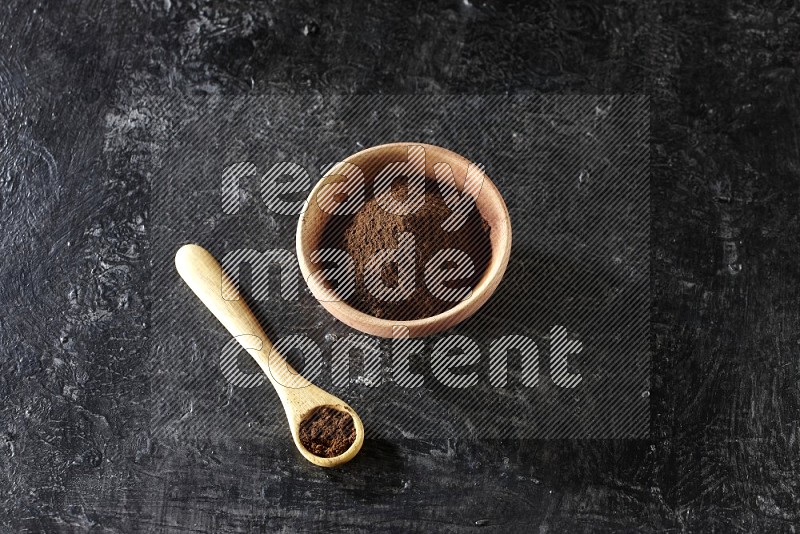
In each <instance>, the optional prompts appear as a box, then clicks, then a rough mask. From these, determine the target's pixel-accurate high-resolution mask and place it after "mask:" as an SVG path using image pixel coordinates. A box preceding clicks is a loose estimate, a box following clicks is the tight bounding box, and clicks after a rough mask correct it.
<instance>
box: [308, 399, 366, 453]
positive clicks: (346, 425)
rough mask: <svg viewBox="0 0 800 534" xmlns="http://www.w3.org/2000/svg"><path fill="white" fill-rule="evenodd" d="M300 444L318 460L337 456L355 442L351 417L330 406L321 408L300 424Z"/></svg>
mask: <svg viewBox="0 0 800 534" xmlns="http://www.w3.org/2000/svg"><path fill="white" fill-rule="evenodd" d="M299 436H300V443H301V444H302V445H303V447H305V448H306V450H308V451H309V452H311V453H312V454H314V455H315V456H319V457H320V458H332V457H334V456H339V455H340V454H342V453H343V452H345V451H346V450H347V449H349V448H350V445H352V444H353V442H354V441H355V440H356V427H355V425H354V424H353V417H352V416H351V415H350V414H349V413H346V412H343V411H341V410H337V409H336V408H332V407H330V406H321V407H319V408H317V409H315V410H314V411H312V412H311V414H309V415H308V416H306V418H305V419H303V421H301V423H300V430H299Z"/></svg>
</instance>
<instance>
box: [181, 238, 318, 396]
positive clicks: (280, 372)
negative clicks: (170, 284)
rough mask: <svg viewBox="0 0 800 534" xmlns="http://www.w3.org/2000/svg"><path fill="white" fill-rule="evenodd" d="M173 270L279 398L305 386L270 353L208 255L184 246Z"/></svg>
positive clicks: (257, 326) (253, 319)
mask: <svg viewBox="0 0 800 534" xmlns="http://www.w3.org/2000/svg"><path fill="white" fill-rule="evenodd" d="M175 267H176V268H177V269H178V274H180V275H181V278H183V280H184V281H185V282H186V284H187V285H188V286H189V288H191V290H192V291H194V293H195V295H197V296H198V298H199V299H200V300H201V301H202V302H203V304H205V305H206V308H208V309H209V310H210V311H211V313H213V314H214V316H215V317H216V318H217V319H219V322H221V323H222V325H223V326H224V327H225V328H226V329H227V330H228V332H230V333H231V335H232V336H233V337H235V338H236V340H237V341H238V342H239V344H240V345H241V346H242V347H243V348H244V349H245V350H246V351H247V352H248V353H250V355H251V356H252V357H253V358H254V359H255V360H256V362H257V363H258V365H259V366H260V367H261V369H262V370H263V371H264V374H265V375H267V378H268V379H269V381H270V382H271V383H272V385H273V386H274V387H275V389H276V390H277V391H278V393H279V394H281V396H283V393H285V389H286V388H291V389H294V388H301V387H305V386H307V385H308V384H309V382H308V381H306V380H305V379H304V378H303V377H302V375H300V374H298V373H297V371H295V370H294V369H292V367H291V366H290V365H289V364H288V363H287V362H286V360H285V359H284V358H283V356H281V355H280V354H278V352H277V351H275V350H273V347H272V343H271V342H270V340H269V338H268V337H267V335H266V334H265V333H264V330H263V329H262V328H261V325H260V324H259V323H258V319H256V317H255V315H253V312H252V311H250V308H249V307H248V306H247V304H246V303H245V301H244V299H243V298H242V296H241V295H240V294H239V292H238V291H237V290H236V287H235V285H234V284H233V282H232V281H231V279H230V278H229V277H228V275H227V274H225V272H224V271H223V270H222V266H221V265H220V264H219V262H217V260H216V259H214V256H212V255H211V253H210V252H208V251H207V250H206V249H204V248H203V247H200V246H198V245H184V246H182V247H181V248H180V249H178V252H177V253H176V254H175Z"/></svg>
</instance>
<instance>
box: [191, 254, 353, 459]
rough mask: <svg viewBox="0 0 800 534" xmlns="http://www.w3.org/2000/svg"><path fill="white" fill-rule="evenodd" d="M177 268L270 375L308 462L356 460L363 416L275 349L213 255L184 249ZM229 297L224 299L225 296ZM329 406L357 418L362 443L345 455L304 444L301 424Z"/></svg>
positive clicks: (296, 443) (268, 376) (298, 445)
mask: <svg viewBox="0 0 800 534" xmlns="http://www.w3.org/2000/svg"><path fill="white" fill-rule="evenodd" d="M175 267H177V269H178V273H179V274H180V275H181V278H183V279H184V281H185V282H186V283H187V284H188V286H189V287H190V288H191V289H192V291H194V293H195V295H197V296H198V297H199V298H200V300H201V301H203V304H205V305H206V307H207V308H208V309H209V310H211V313H213V314H214V316H215V317H216V318H217V319H219V321H220V322H221V323H222V325H223V326H224V327H225V328H227V329H228V332H230V333H231V335H233V337H235V338H236V340H237V341H239V343H240V344H241V345H242V347H243V348H244V349H245V350H246V351H247V352H249V353H250V355H251V356H252V357H253V358H254V359H255V360H256V362H257V363H258V365H259V366H260V367H261V369H262V370H263V371H264V374H265V375H267V378H268V379H269V381H270V383H271V384H272V386H273V387H274V388H275V391H276V392H277V393H278V397H280V399H281V403H282V404H283V409H284V410H285V411H286V417H287V418H288V419H289V429H290V430H291V432H292V438H293V439H294V444H295V445H296V446H297V448H298V450H299V451H300V453H301V454H302V455H303V456H305V458H306V459H307V460H308V461H310V462H312V463H314V464H316V465H319V466H321V467H334V466H337V465H341V464H343V463H345V462H348V461H350V460H351V459H352V458H353V457H354V456H355V455H356V454H357V453H358V451H359V450H361V445H363V443H364V425H363V424H362V423H361V419H360V418H359V417H358V414H356V412H355V411H354V410H353V409H352V408H351V407H350V406H348V405H347V403H345V402H344V401H342V400H341V399H339V398H337V397H335V396H334V395H331V394H330V393H328V392H327V391H324V390H322V389H320V388H318V387H317V386H315V385H314V384H312V383H311V382H309V381H308V380H306V379H305V378H303V376H301V375H300V374H299V373H298V372H297V371H295V370H294V369H292V367H291V366H290V365H289V364H288V363H287V362H286V360H285V359H284V358H283V356H281V355H280V354H278V353H277V351H275V350H273V349H272V343H271V342H270V340H269V339H268V338H267V336H266V334H265V333H264V331H263V330H262V329H261V325H260V324H259V323H258V320H257V319H256V318H255V316H254V315H253V312H252V311H250V308H249V307H248V306H247V304H246V303H245V302H244V300H243V299H242V298H241V296H240V295H239V293H238V292H237V291H236V289H235V288H234V285H233V283H232V282H231V280H230V278H229V277H228V276H227V275H226V274H225V273H224V272H223V270H222V267H221V266H220V264H219V263H218V262H217V260H215V259H214V257H213V256H212V255H211V253H210V252H208V251H207V250H206V249H204V248H202V247H200V246H197V245H184V246H182V247H181V248H180V249H178V252H177V253H176V254H175ZM223 295H224V296H223ZM322 406H329V407H332V408H335V409H337V410H340V411H342V412H345V413H348V414H349V415H350V416H351V417H352V418H353V424H354V426H355V430H356V439H355V441H354V442H353V444H352V445H350V448H349V449H347V450H346V451H345V452H343V453H342V454H340V455H339V456H333V457H331V458H323V457H320V456H317V455H315V454H313V453H311V452H310V451H308V450H307V449H306V448H305V447H304V446H303V444H302V443H301V442H300V436H299V431H300V423H301V422H302V421H303V420H304V419H305V418H306V417H308V416H309V415H311V413H312V412H314V411H315V410H316V409H317V408H320V407H322Z"/></svg>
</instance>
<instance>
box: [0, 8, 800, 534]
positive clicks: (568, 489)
mask: <svg viewBox="0 0 800 534" xmlns="http://www.w3.org/2000/svg"><path fill="white" fill-rule="evenodd" d="M798 16H799V15H798V12H797V10H796V7H795V6H794V5H793V4H792V3H791V2H773V3H771V4H770V5H764V6H759V5H754V4H751V3H745V2H735V1H723V2H708V3H703V4H702V5H700V4H696V3H694V2H688V1H675V2H663V1H655V0H645V1H643V2H636V3H634V2H624V1H621V0H616V1H611V2H603V3H590V2H576V3H571V4H568V5H562V4H560V3H551V4H547V5H544V6H541V5H540V6H535V5H532V4H529V3H526V2H518V3H517V2H512V3H509V4H506V3H501V2H494V1H488V2H470V1H466V0H465V1H460V2H433V3H424V4H409V3H402V2H396V3H390V4H387V3H383V2H368V3H366V4H362V3H355V2H331V3H328V4H326V5H324V6H312V5H311V4H310V3H308V2H291V3H290V2H282V3H276V2H268V3H263V2H256V1H247V0H237V1H231V2H223V1H221V0H219V1H216V0H215V1H211V0H207V1H206V0H164V1H160V0H159V1H149V0H130V1H129V2H119V3H114V5H113V7H112V6H111V5H109V4H107V3H102V2H95V1H90V0H65V1H61V2H33V3H31V2H27V1H23V0H10V1H7V2H4V3H3V4H2V6H0V44H1V45H2V46H1V47H0V50H2V51H3V52H2V53H1V54H0V97H2V98H0V119H1V120H0V129H1V131H0V143H2V153H0V166H2V167H1V170H2V172H1V173H0V225H1V227H2V232H0V246H1V247H2V248H1V249H0V250H2V252H3V256H4V259H3V262H2V264H1V265H0V280H1V281H2V283H1V284H0V347H2V354H3V356H2V358H1V359H0V365H2V372H0V398H2V404H0V438H2V439H0V445H2V447H1V450H2V461H0V489H1V490H2V492H0V502H2V506H0V525H2V528H3V529H4V530H6V531H9V532H85V531H93V532H130V531H143V532H181V531H183V532H187V531H188V532H250V531H254V530H259V529H269V530H278V529H280V530H286V531H308V530H325V531H332V532H345V531H354V532H372V531H374V530H376V529H388V530H394V531H443V532H454V531H481V532H484V531H487V532H488V531H509V530H532V531H540V532H559V531H570V532H583V531H595V530H601V531H616V532H622V531H633V530H641V531H653V532H655V531H669V532H674V531H689V532H710V531H720V532H738V531H744V532H749V531H778V532H790V531H792V529H793V528H795V527H796V525H797V524H798V522H800V512H799V511H800V488H798V484H800V482H798V481H800V453H799V452H798V447H800V429H798V418H799V417H800V390H799V389H798V377H799V376H800V363H799V362H800V360H798V351H800V329H798V324H800V307H799V306H798V302H799V301H800V294H799V293H800V269H799V268H798V263H797V257H798V254H800V241H799V240H798V235H800V219H798V217H797V214H798V212H800V210H799V208H800V202H799V201H800V194H798V191H800V178H798V169H800V154H798V150H797V147H798V145H799V144H800V140H798V132H800V127H798V126H799V125H798V117H800V101H798V95H800V91H798V80H797V74H796V72H797V66H798V50H800V20H798ZM164 91H179V92H181V93H183V94H187V95H192V94H197V93H201V94H211V95H215V94H242V93H246V92H249V91H254V92H259V93H283V92H309V91H310V92H312V93H313V92H324V93H350V92H360V93H373V92H382V93H413V92H423V93H505V92H508V93H512V94H513V93H529V92H533V93H536V92H549V93H559V92H563V93H584V92H586V93H633V92H642V93H647V94H649V95H650V96H651V102H652V107H653V109H652V132H653V144H652V154H651V155H652V163H653V178H652V179H653V190H652V205H653V213H652V216H653V234H652V236H653V245H652V246H653V265H654V273H653V275H654V284H653V292H654V298H655V303H654V310H653V320H654V322H653V330H654V339H653V349H654V361H653V384H652V388H651V399H652V409H653V424H652V439H651V440H649V441H635V442H621V441H605V442H596V441H543V442H542V441H538V442H534V441H479V442H468V441H461V440H450V441H446V442H419V441H411V440H400V441H396V442H373V443H368V444H366V445H365V447H364V450H363V451H362V453H361V454H360V455H359V456H358V457H357V458H356V459H355V460H354V461H353V462H351V463H349V464H347V465H346V466H345V467H344V468H343V469H341V470H336V471H329V470H320V469H316V468H315V467H313V466H311V465H310V464H307V463H306V462H303V461H302V460H301V459H300V457H299V453H297V452H295V451H294V450H293V447H292V445H291V444H290V443H289V442H288V441H287V440H285V439H283V437H281V438H276V440H275V441H274V442H273V443H265V444H264V445H263V446H261V447H258V448H255V447H252V448H251V447H241V446H240V445H239V444H237V443H234V442H230V443H224V444H221V445H219V446H215V447H211V446H210V445H209V444H208V443H207V442H204V441H203V440H192V441H191V442H185V443H181V444H179V445H168V444H165V443H161V442H158V441H157V440H154V439H152V436H151V434H150V431H149V428H148V422H149V412H148V410H149V406H148V399H149V394H150V392H149V377H150V376H151V374H152V372H153V371H154V370H153V369H151V368H149V367H148V366H147V365H146V364H145V362H146V360H145V359H144V358H142V357H141V355H142V354H144V353H145V352H146V351H147V348H148V347H147V344H148V336H147V330H148V326H149V325H148V320H149V319H148V317H149V316H148V310H149V308H150V305H151V302H150V301H149V298H151V297H148V296H147V293H146V290H145V288H146V286H147V280H148V259H147V258H148V256H147V243H148V232H149V231H150V229H149V228H148V220H149V218H148V206H149V200H150V199H149V184H148V174H147V173H148V172H149V171H148V170H147V169H146V168H145V166H144V165H143V164H142V163H141V161H142V160H141V156H142V155H143V154H144V155H146V154H148V153H149V151H150V150H152V147H151V146H150V145H149V143H150V141H151V140H150V139H149V138H148V136H147V134H146V133H145V132H146V131H147V130H148V128H152V127H158V124H159V123H158V117H152V116H149V115H148V114H147V110H146V109H142V108H140V107H137V104H136V102H139V101H140V100H139V98H140V96H141V95H143V94H148V93H153V92H155V93H158V92H164ZM143 125H146V126H147V127H146V128H144V127H142V126H143ZM152 298H158V296H157V295H155V296H152Z"/></svg>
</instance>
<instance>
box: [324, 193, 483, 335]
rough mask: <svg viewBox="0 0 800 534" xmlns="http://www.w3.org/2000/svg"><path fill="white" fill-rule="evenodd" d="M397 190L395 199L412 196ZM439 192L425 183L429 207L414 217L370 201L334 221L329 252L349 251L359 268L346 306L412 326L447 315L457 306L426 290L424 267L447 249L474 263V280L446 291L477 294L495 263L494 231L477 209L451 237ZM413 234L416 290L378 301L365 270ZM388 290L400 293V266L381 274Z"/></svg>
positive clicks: (327, 236) (446, 209)
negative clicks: (405, 234) (491, 237)
mask: <svg viewBox="0 0 800 534" xmlns="http://www.w3.org/2000/svg"><path fill="white" fill-rule="evenodd" d="M398 182H399V183H398V184H395V186H394V187H393V189H392V193H393V196H394V197H395V198H396V199H398V200H401V199H402V198H404V196H405V192H406V191H407V183H406V184H403V183H402V182H401V181H399V180H398ZM451 213H452V212H451V210H450V208H449V207H448V206H447V204H446V203H445V201H444V199H443V197H442V195H441V192H440V186H439V184H438V183H437V182H435V181H433V180H426V181H425V202H424V204H423V206H422V207H421V208H420V209H419V210H418V211H417V212H415V213H412V214H409V215H396V214H392V213H390V212H388V211H387V210H385V209H383V208H382V207H381V206H380V204H378V202H377V201H376V200H375V198H374V197H371V198H369V199H368V200H367V202H366V203H365V205H364V207H363V208H362V209H361V210H359V211H358V213H356V214H355V215H354V216H350V217H342V219H344V220H339V221H337V220H336V219H334V222H332V224H329V225H328V226H327V227H326V228H325V231H324V233H323V237H322V243H321V244H322V246H323V247H324V248H328V247H330V248H338V249H343V250H345V251H346V252H347V253H348V254H349V255H350V257H351V258H352V259H353V262H354V264H355V271H356V272H355V278H356V285H355V292H354V293H353V295H352V296H350V297H349V298H348V299H347V300H346V302H347V303H348V304H350V305H351V306H353V307H354V308H356V309H358V310H360V311H363V312H364V313H368V314H370V315H372V316H374V317H378V318H382V319H390V320H413V319H421V318H424V317H431V316H433V315H436V314H439V313H442V312H444V311H446V310H448V309H450V308H452V307H453V306H455V305H456V304H458V302H452V301H447V300H440V299H438V298H436V297H435V296H434V295H433V294H432V293H431V292H430V291H429V290H428V288H427V286H426V281H425V265H426V264H427V262H428V260H429V259H431V258H432V257H433V256H434V254H436V253H437V252H439V251H440V250H443V249H457V250H460V251H463V252H465V253H466V254H467V255H469V257H470V258H471V259H472V262H473V265H474V274H473V275H472V276H470V277H468V278H466V279H463V280H461V279H460V280H458V281H453V282H452V283H450V284H448V285H447V287H452V288H458V287H467V286H468V287H470V288H474V287H475V286H476V285H477V284H478V282H479V281H480V279H481V277H482V276H483V274H484V272H485V271H486V268H487V266H488V264H489V259H490V257H491V242H490V240H489V234H490V231H491V228H490V227H489V224H488V223H487V222H486V221H485V220H484V219H483V218H482V217H481V215H480V213H479V212H478V210H477V209H475V208H474V207H473V209H472V210H471V211H470V213H469V215H468V217H467V220H466V221H465V222H464V224H463V225H462V226H461V227H459V228H458V229H457V230H455V231H446V230H444V229H443V228H442V223H443V222H444V221H445V219H447V218H448V217H449V216H450V215H451ZM403 232H408V233H411V234H412V235H413V236H414V247H415V253H416V265H415V275H414V276H415V289H414V292H413V293H412V294H411V295H410V297H408V298H407V299H405V300H402V301H396V302H391V301H385V300H381V299H378V298H376V297H375V296H374V295H373V294H372V293H371V292H370V291H369V290H368V289H367V287H366V284H365V282H364V279H365V276H364V271H365V266H366V264H367V262H368V261H369V260H370V259H371V258H372V257H373V256H374V255H375V254H376V253H378V252H379V251H382V250H389V249H394V248H397V246H398V240H397V238H398V236H399V235H400V234H401V233H403ZM381 278H382V280H383V282H384V284H386V286H387V287H397V284H398V270H397V266H396V265H393V264H391V263H389V264H388V265H387V267H385V268H384V270H383V271H382V272H381Z"/></svg>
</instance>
